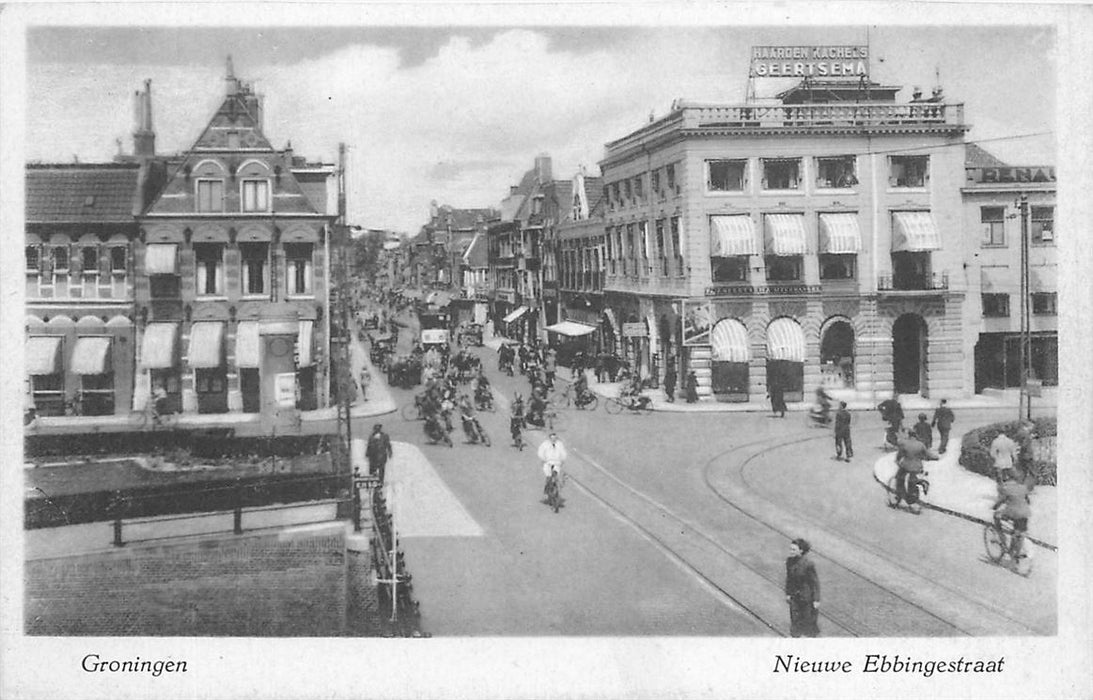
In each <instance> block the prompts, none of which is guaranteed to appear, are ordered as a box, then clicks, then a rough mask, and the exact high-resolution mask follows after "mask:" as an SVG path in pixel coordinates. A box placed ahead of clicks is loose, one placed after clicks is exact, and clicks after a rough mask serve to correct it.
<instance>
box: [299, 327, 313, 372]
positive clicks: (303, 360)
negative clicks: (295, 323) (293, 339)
mask: <svg viewBox="0 0 1093 700" xmlns="http://www.w3.org/2000/svg"><path fill="white" fill-rule="evenodd" d="M314 328H315V322H314V321H310V320H309V321H300V333H299V336H298V337H297V343H296V366H297V367H310V366H311V333H312V330H313V329H314Z"/></svg>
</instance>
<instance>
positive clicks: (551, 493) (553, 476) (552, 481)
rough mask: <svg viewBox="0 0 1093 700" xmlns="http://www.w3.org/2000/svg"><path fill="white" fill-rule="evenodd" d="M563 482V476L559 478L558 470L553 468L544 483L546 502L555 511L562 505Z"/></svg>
mask: <svg viewBox="0 0 1093 700" xmlns="http://www.w3.org/2000/svg"><path fill="white" fill-rule="evenodd" d="M564 483H565V477H564V476H562V477H560V478H559V475H558V470H557V469H556V468H555V469H553V470H552V471H551V472H550V478H549V479H547V484H546V504H547V505H548V506H549V507H550V508H552V509H553V510H554V512H555V513H557V512H558V509H559V508H561V507H562V494H561V490H562V484H564Z"/></svg>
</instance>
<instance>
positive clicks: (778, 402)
mask: <svg viewBox="0 0 1093 700" xmlns="http://www.w3.org/2000/svg"><path fill="white" fill-rule="evenodd" d="M768 393H769V395H770V412H771V413H772V414H773V413H777V414H778V417H779V418H785V417H786V394H785V390H784V389H782V383H781V382H780V381H778V380H777V379H773V380H772V381H771V383H770V387H769V389H768Z"/></svg>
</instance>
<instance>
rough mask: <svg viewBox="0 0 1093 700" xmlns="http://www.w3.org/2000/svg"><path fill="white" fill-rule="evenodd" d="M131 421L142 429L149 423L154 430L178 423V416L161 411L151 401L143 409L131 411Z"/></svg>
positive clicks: (131, 423)
mask: <svg viewBox="0 0 1093 700" xmlns="http://www.w3.org/2000/svg"><path fill="white" fill-rule="evenodd" d="M129 423H130V425H132V426H133V427H135V428H138V429H140V430H144V429H145V428H147V427H148V426H149V425H150V426H151V428H152V430H166V429H169V428H173V427H175V425H177V424H178V416H177V415H176V414H173V413H160V412H159V411H157V410H156V409H155V406H154V405H153V404H152V403H151V402H149V403H148V404H146V405H145V407H144V408H143V409H141V410H139V411H131V412H130V413H129Z"/></svg>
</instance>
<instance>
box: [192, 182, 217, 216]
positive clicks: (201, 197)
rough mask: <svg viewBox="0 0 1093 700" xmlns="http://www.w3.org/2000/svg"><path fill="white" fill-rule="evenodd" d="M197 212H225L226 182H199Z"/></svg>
mask: <svg viewBox="0 0 1093 700" xmlns="http://www.w3.org/2000/svg"><path fill="white" fill-rule="evenodd" d="M197 210H198V211H202V212H220V211H224V181H223V180H198V181H197Z"/></svg>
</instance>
